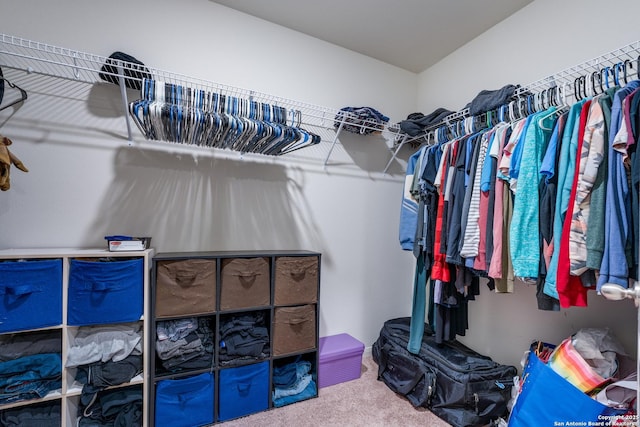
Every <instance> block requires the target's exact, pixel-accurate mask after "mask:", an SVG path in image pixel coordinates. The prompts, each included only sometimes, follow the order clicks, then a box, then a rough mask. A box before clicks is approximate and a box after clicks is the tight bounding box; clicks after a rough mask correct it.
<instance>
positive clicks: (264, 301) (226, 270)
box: [220, 258, 271, 310]
mask: <svg viewBox="0 0 640 427" xmlns="http://www.w3.org/2000/svg"><path fill="white" fill-rule="evenodd" d="M269 273H270V272H269V260H268V258H229V259H223V260H222V266H221V278H220V281H221V284H220V285H221V286H220V310H234V309H238V308H249V307H264V306H268V305H269V304H270V303H271V298H270V296H271V289H270V277H269Z"/></svg>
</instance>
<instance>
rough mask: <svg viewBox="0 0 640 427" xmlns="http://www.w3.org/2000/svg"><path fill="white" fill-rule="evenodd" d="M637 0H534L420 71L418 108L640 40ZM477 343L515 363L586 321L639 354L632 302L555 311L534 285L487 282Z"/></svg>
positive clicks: (474, 311)
mask: <svg viewBox="0 0 640 427" xmlns="http://www.w3.org/2000/svg"><path fill="white" fill-rule="evenodd" d="M638 16H640V2H638V1H635V0H614V1H611V2H607V3H606V4H604V3H602V2H598V1H595V0H564V1H554V0H536V1H534V2H533V3H531V4H530V5H528V6H527V7H525V8H524V9H522V10H521V11H519V12H518V13H516V14H514V15H512V16H511V17H510V18H508V19H506V20H505V21H503V22H501V23H500V24H498V25H496V26H494V27H493V28H492V29H490V30H489V31H487V32H485V33H484V34H482V35H481V36H479V37H477V38H476V39H475V40H473V41H472V42H470V43H468V44H467V45H465V46H463V47H462V48H460V49H458V50H457V51H456V52H454V53H452V54H451V55H449V56H448V57H447V58H445V59H443V60H442V61H440V62H439V63H438V64H436V65H434V66H433V67H431V68H429V69H428V70H426V71H424V72H423V73H421V74H420V77H419V79H420V82H419V101H418V105H419V108H418V110H420V111H423V112H425V114H426V113H428V112H430V111H433V110H434V109H435V108H437V107H440V106H443V107H447V108H449V109H452V110H458V109H461V108H463V107H464V105H466V104H467V103H468V102H469V101H471V100H472V99H473V97H474V96H475V95H476V94H477V93H478V92H479V91H481V90H482V89H498V88H500V87H502V86H504V85H505V84H508V83H513V84H527V83H531V82H534V81H537V80H539V79H542V78H544V77H546V76H548V75H551V74H553V73H555V72H559V71H562V70H564V69H567V68H569V67H571V66H573V65H577V64H580V63H582V62H585V61H588V60H590V59H592V58H595V57H597V56H600V55H602V54H605V53H607V52H609V51H611V50H614V49H617V48H619V47H622V46H625V45H627V44H629V43H632V42H635V41H636V40H639V39H640V33H638ZM469 317H470V318H469V324H470V330H469V331H468V335H467V336H466V337H465V338H463V339H462V341H464V342H465V343H467V344H468V345H469V346H471V347H472V348H474V349H476V350H478V351H480V352H483V353H486V354H490V355H491V356H493V357H494V358H495V359H496V360H499V361H502V362H505V363H511V364H517V363H518V361H519V359H520V357H521V355H522V352H523V351H524V350H525V349H526V348H527V347H528V345H529V344H530V342H531V341H533V340H534V339H543V340H546V341H548V342H556V343H558V342H560V341H561V340H562V339H563V338H565V337H567V336H569V335H570V334H572V333H574V332H576V331H577V330H578V329H579V328H581V327H605V326H608V327H610V328H611V329H612V330H613V331H614V333H615V334H616V336H617V337H618V338H619V339H620V340H621V341H622V342H623V344H624V345H625V348H626V349H627V351H628V352H630V353H632V354H634V355H635V354H636V336H637V335H636V333H637V321H636V310H635V307H634V306H633V303H631V302H629V301H620V302H612V301H607V300H605V299H604V298H603V297H600V296H597V295H596V294H595V293H591V294H590V298H589V307H588V308H571V309H568V310H562V311H561V312H556V313H551V312H543V311H538V310H537V308H536V300H535V289H534V287H527V286H526V285H524V284H522V283H516V289H515V293H514V294H496V293H491V292H490V291H489V290H488V289H487V288H486V287H485V288H484V289H483V292H482V294H481V295H480V297H479V298H478V299H477V300H476V301H474V302H471V303H470V304H469Z"/></svg>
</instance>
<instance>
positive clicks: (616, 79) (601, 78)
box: [573, 56, 640, 100]
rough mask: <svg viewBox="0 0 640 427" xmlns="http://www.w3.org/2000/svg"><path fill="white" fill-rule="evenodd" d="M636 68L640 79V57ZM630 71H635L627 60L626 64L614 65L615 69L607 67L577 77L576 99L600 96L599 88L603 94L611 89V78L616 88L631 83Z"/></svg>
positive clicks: (575, 82)
mask: <svg viewBox="0 0 640 427" xmlns="http://www.w3.org/2000/svg"><path fill="white" fill-rule="evenodd" d="M636 67H637V70H636V76H637V77H638V78H640V56H638V59H637V62H636ZM629 69H633V62H632V61H631V60H630V59H627V60H625V61H624V62H618V63H616V64H614V65H613V67H608V66H607V67H604V68H601V69H600V70H596V71H594V72H592V73H591V74H588V75H586V76H579V77H577V78H576V79H575V80H574V81H573V92H574V96H575V99H576V100H578V99H584V98H587V97H589V96H595V95H598V88H599V89H600V93H603V92H604V91H606V90H607V89H609V88H610V87H611V85H610V82H609V77H612V78H613V85H614V87H615V86H622V81H624V84H627V83H629V71H628V70H629ZM621 73H622V76H621ZM587 79H589V83H591V85H590V86H589V85H588V84H587ZM596 80H597V84H596Z"/></svg>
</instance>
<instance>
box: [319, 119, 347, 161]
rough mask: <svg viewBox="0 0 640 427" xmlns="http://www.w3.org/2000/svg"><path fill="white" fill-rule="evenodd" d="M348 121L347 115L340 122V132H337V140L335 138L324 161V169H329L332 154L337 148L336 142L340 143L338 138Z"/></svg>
mask: <svg viewBox="0 0 640 427" xmlns="http://www.w3.org/2000/svg"><path fill="white" fill-rule="evenodd" d="M346 121H347V117H346V115H345V116H344V117H342V120H341V121H340V126H338V130H336V136H335V138H333V143H331V148H330V149H329V152H328V153H327V158H326V159H324V165H323V167H324V169H327V163H328V162H329V157H331V153H332V152H333V149H334V147H335V146H336V142H338V137H339V136H340V132H342V128H343V126H344V124H345V123H346Z"/></svg>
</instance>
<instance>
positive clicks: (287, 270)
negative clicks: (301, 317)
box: [274, 256, 318, 305]
mask: <svg viewBox="0 0 640 427" xmlns="http://www.w3.org/2000/svg"><path fill="white" fill-rule="evenodd" d="M316 302H318V257H317V256H304V257H278V258H276V275H275V291H274V304H275V305H288V304H309V303H316Z"/></svg>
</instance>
